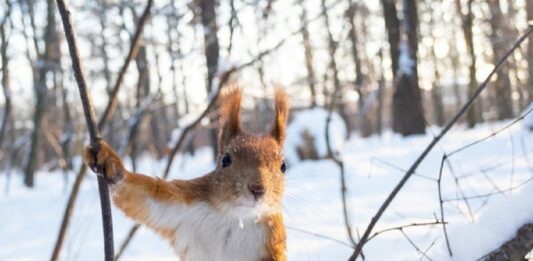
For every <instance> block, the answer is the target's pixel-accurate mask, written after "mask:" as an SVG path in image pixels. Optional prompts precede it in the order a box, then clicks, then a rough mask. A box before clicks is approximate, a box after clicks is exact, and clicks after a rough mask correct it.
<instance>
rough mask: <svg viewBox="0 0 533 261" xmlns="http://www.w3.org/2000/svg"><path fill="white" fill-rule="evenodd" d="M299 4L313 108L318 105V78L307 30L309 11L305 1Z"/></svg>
mask: <svg viewBox="0 0 533 261" xmlns="http://www.w3.org/2000/svg"><path fill="white" fill-rule="evenodd" d="M298 4H299V5H300V7H301V8H302V13H301V14H300V20H301V22H302V43H303V47H304V56H305V69H306V70H307V85H308V86H309V91H310V93H311V107H315V106H316V105H317V101H316V96H317V92H316V76H315V68H314V65H313V48H312V47H311V39H310V37H309V29H308V28H307V24H306V23H305V21H307V9H306V7H305V5H304V1H303V0H299V1H298Z"/></svg>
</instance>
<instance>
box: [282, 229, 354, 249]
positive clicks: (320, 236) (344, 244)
mask: <svg viewBox="0 0 533 261" xmlns="http://www.w3.org/2000/svg"><path fill="white" fill-rule="evenodd" d="M287 229H288V230H293V231H297V232H300V233H304V234H308V235H311V236H315V237H318V238H323V239H327V240H329V241H333V242H336V243H339V244H341V245H343V246H346V247H349V248H351V249H353V247H354V246H353V245H351V244H348V243H346V242H344V241H342V240H339V239H336V238H332V237H329V236H326V235H322V234H318V233H314V232H310V231H307V230H303V229H301V228H296V227H290V226H287Z"/></svg>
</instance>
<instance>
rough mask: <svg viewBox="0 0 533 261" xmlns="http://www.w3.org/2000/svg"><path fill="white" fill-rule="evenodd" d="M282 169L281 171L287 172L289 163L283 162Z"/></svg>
mask: <svg viewBox="0 0 533 261" xmlns="http://www.w3.org/2000/svg"><path fill="white" fill-rule="evenodd" d="M280 170H281V172H283V173H285V171H286V170H287V164H285V162H283V163H281V167H280Z"/></svg>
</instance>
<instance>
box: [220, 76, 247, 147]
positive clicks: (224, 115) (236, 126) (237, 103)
mask: <svg viewBox="0 0 533 261" xmlns="http://www.w3.org/2000/svg"><path fill="white" fill-rule="evenodd" d="M241 96H242V95H241V89H240V88H239V87H238V86H228V87H226V90H223V92H222V95H221V97H220V101H221V102H222V104H221V105H220V131H219V134H218V148H219V152H222V151H223V150H224V148H225V146H226V145H227V144H228V143H229V142H230V141H231V139H232V138H233V137H235V136H237V134H239V132H240V131H241V116H240V114H241Z"/></svg>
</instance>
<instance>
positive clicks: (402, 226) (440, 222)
mask: <svg viewBox="0 0 533 261" xmlns="http://www.w3.org/2000/svg"><path fill="white" fill-rule="evenodd" d="M440 224H446V223H445V222H442V221H439V220H436V221H432V222H424V223H411V224H407V225H401V226H396V227H390V228H386V229H383V230H380V231H377V232H375V233H374V234H373V235H372V236H371V237H369V238H368V240H367V241H366V242H368V241H370V240H372V239H374V238H375V237H377V236H379V235H381V234H383V233H386V232H390V231H394V230H402V229H405V228H411V227H423V226H435V225H440Z"/></svg>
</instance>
